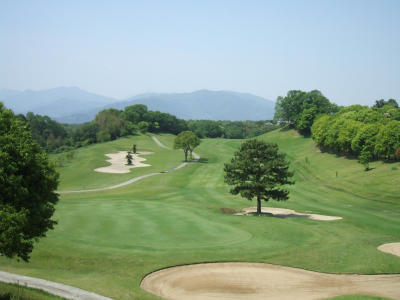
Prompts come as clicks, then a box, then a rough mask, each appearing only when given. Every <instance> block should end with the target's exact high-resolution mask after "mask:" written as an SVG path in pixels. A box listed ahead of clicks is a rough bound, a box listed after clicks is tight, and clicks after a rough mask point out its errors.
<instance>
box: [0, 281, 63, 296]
mask: <svg viewBox="0 0 400 300" xmlns="http://www.w3.org/2000/svg"><path fill="white" fill-rule="evenodd" d="M3 299H4V300H9V299H10V300H62V299H64V298H60V297H57V296H54V295H50V294H48V293H46V292H44V291H42V290H37V289H31V288H28V287H25V286H20V285H16V284H10V283H4V282H0V300H3Z"/></svg>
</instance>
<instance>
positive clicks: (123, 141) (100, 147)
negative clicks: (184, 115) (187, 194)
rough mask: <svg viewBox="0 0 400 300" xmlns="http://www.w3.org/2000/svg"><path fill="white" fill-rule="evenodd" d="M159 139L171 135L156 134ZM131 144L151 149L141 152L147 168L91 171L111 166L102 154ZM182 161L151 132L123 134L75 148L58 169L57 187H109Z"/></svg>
mask: <svg viewBox="0 0 400 300" xmlns="http://www.w3.org/2000/svg"><path fill="white" fill-rule="evenodd" d="M159 138H160V140H161V139H162V140H164V139H165V140H166V141H168V140H170V139H171V135H165V136H159ZM133 144H136V145H137V151H138V152H141V151H147V152H154V153H153V154H149V155H141V157H142V158H145V159H146V161H144V162H143V163H145V164H149V165H151V166H150V167H141V168H132V169H130V172H129V173H123V174H109V173H101V172H94V171H93V170H94V169H97V168H100V167H106V166H109V165H110V163H109V162H107V160H108V159H110V158H109V157H108V156H105V154H109V153H117V152H119V151H132V147H133ZM61 155H63V154H61ZM58 156H60V154H56V155H51V159H53V160H57V157H58ZM181 161H182V157H181V156H179V155H177V154H176V152H174V151H168V150H166V149H163V148H160V147H158V146H157V145H156V144H155V143H154V141H153V140H152V139H151V136H150V135H137V136H131V137H124V138H120V139H118V140H115V141H112V142H108V143H102V144H93V145H90V146H87V147H83V148H79V149H77V150H74V156H73V158H72V159H71V160H69V161H67V162H65V163H64V164H63V165H62V166H61V167H59V168H58V169H59V170H58V171H59V172H60V175H61V176H60V185H59V190H60V191H63V190H81V189H93V188H100V187H105V186H110V185H114V184H118V183H120V182H123V181H127V180H129V179H131V178H133V177H136V176H140V175H143V174H147V173H152V172H160V171H164V170H167V169H170V168H172V167H176V166H177V165H178V164H179V163H180V162H181Z"/></svg>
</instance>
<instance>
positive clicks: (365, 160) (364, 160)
mask: <svg viewBox="0 0 400 300" xmlns="http://www.w3.org/2000/svg"><path fill="white" fill-rule="evenodd" d="M372 158H373V157H372V153H371V151H370V150H369V149H368V147H366V146H365V147H364V148H363V149H362V150H361V153H360V156H359V157H358V160H359V162H360V164H362V165H363V166H364V168H365V171H368V170H369V163H370V162H371V161H372Z"/></svg>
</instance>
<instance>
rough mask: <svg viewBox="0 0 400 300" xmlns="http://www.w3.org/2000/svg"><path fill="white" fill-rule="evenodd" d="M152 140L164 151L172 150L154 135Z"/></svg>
mask: <svg viewBox="0 0 400 300" xmlns="http://www.w3.org/2000/svg"><path fill="white" fill-rule="evenodd" d="M151 138H152V139H153V141H154V142H155V143H156V144H157V145H158V146H160V147H161V148H164V149H167V150H171V148H169V147H167V146H165V145H164V144H163V143H161V142H160V141H159V140H158V139H157V138H156V137H155V136H154V135H153V136H152V137H151Z"/></svg>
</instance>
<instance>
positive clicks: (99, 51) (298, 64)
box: [0, 0, 400, 105]
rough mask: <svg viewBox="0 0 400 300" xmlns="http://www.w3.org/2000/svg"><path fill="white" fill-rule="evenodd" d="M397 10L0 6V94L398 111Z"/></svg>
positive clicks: (359, 4) (384, 6)
mask: <svg viewBox="0 0 400 300" xmlns="http://www.w3.org/2000/svg"><path fill="white" fill-rule="evenodd" d="M399 14H400V1H397V0H394V1H388V0H386V1H385V0H379V1H368V0H364V1H356V0H345V1H340V0H337V1H327V0H325V1H324V0H319V1H251V0H249V1H234V0H230V1H219V0H213V1H205V0H202V1H189V0H188V1H161V0H160V1H99V0H97V1H72V0H69V1H41V0H36V1H18V0H13V1H4V0H1V1H0V88H6V89H17V90H24V89H34V90H37V89H47V88H53V87H58V86H77V87H80V88H82V89H86V90H89V91H91V92H95V93H99V94H103V95H106V96H112V97H118V98H125V97H129V96H132V95H135V94H138V93H143V92H189V91H194V90H198V89H203V88H204V89H213V90H233V91H239V92H249V93H253V94H256V95H259V96H263V97H266V98H268V99H271V100H275V99H276V98H277V96H279V95H284V94H286V92H287V91H288V90H291V89H302V90H311V89H319V90H321V91H322V92H323V93H324V94H325V95H326V96H327V97H328V98H329V99H330V100H331V101H333V102H336V103H338V104H341V105H348V104H353V103H361V104H367V105H371V104H372V103H373V102H374V101H375V100H376V99H380V98H395V99H400V18H399Z"/></svg>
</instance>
